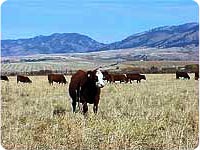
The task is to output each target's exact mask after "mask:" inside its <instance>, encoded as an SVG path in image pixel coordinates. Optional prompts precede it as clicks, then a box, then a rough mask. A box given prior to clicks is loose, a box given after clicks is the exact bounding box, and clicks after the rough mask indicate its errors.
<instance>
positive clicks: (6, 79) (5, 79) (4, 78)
mask: <svg viewBox="0 0 200 150" xmlns="http://www.w3.org/2000/svg"><path fill="white" fill-rule="evenodd" d="M1 80H4V81H9V79H8V77H7V76H3V75H1Z"/></svg>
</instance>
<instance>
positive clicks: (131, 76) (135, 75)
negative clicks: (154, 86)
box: [126, 73, 146, 83]
mask: <svg viewBox="0 0 200 150" xmlns="http://www.w3.org/2000/svg"><path fill="white" fill-rule="evenodd" d="M126 76H127V79H128V81H130V83H132V82H131V81H132V80H137V83H138V82H141V80H142V79H144V80H146V77H145V75H142V74H139V73H132V74H131V73H129V74H126Z"/></svg>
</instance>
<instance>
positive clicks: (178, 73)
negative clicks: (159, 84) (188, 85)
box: [176, 71, 190, 80]
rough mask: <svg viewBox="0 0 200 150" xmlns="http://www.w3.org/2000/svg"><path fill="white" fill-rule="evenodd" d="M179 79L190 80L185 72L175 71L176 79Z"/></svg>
mask: <svg viewBox="0 0 200 150" xmlns="http://www.w3.org/2000/svg"><path fill="white" fill-rule="evenodd" d="M179 78H184V79H188V80H189V79H190V76H189V75H188V73H187V72H183V71H177V72H176V79H179Z"/></svg>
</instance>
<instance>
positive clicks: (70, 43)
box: [1, 23, 199, 56]
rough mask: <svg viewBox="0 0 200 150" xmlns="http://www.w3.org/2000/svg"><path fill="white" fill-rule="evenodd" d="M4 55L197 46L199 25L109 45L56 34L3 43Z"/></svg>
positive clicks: (171, 28)
mask: <svg viewBox="0 0 200 150" xmlns="http://www.w3.org/2000/svg"><path fill="white" fill-rule="evenodd" d="M1 42H2V43H1V44H2V45H1V50H2V56H20V55H33V54H54V53H85V52H93V51H102V50H115V49H127V48H138V47H155V48H171V47H198V46H199V24H198V23H186V24H182V25H177V26H162V27H157V28H153V29H150V30H148V31H144V32H141V33H136V34H133V35H130V36H128V37H127V38H125V39H123V40H121V41H117V42H113V43H110V44H104V43H100V42H98V41H96V40H94V39H92V38H90V37H89V36H86V35H82V34H79V33H54V34H51V35H49V36H43V35H39V36H36V37H33V38H28V39H16V40H1Z"/></svg>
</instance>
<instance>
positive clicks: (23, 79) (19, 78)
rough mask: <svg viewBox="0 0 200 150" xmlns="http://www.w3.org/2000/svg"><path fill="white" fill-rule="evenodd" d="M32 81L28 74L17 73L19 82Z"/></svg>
mask: <svg viewBox="0 0 200 150" xmlns="http://www.w3.org/2000/svg"><path fill="white" fill-rule="evenodd" d="M18 82H22V83H32V81H31V80H30V79H29V78H28V77H27V76H22V75H17V83H18Z"/></svg>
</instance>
